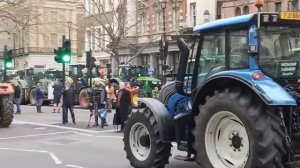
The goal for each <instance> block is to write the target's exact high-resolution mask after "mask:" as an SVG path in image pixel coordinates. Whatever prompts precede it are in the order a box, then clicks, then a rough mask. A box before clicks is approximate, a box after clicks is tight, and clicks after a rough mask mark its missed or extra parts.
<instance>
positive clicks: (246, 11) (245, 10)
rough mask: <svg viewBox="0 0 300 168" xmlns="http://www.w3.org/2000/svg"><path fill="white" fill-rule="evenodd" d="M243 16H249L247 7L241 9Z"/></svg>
mask: <svg viewBox="0 0 300 168" xmlns="http://www.w3.org/2000/svg"><path fill="white" fill-rule="evenodd" d="M243 14H244V15H247V14H249V6H244V8H243Z"/></svg>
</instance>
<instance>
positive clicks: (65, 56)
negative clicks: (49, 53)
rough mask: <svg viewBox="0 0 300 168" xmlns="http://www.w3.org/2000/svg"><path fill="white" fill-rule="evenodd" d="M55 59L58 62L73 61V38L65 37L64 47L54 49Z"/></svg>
mask: <svg viewBox="0 0 300 168" xmlns="http://www.w3.org/2000/svg"><path fill="white" fill-rule="evenodd" d="M54 54H55V57H54V60H55V61H56V62H57V63H70V62H71V56H72V53H71V40H70V39H65V38H64V37H63V43H62V47H58V49H54Z"/></svg>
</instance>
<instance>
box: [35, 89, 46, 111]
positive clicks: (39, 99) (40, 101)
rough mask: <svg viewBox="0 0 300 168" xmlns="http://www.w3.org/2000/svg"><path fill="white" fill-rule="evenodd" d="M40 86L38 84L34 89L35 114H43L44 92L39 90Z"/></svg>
mask: <svg viewBox="0 0 300 168" xmlns="http://www.w3.org/2000/svg"><path fill="white" fill-rule="evenodd" d="M41 86H42V84H41V83H38V84H37V86H36V88H35V97H36V111H37V113H43V112H42V105H43V101H44V92H45V91H44V90H43V88H41Z"/></svg>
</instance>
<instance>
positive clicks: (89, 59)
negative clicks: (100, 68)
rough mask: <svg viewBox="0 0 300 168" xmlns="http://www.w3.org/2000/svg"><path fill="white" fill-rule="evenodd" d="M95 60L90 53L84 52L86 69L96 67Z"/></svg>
mask: <svg viewBox="0 0 300 168" xmlns="http://www.w3.org/2000/svg"><path fill="white" fill-rule="evenodd" d="M95 62H96V58H95V57H93V56H92V51H87V52H86V67H87V68H93V67H96V64H95Z"/></svg>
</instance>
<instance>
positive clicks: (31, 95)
mask: <svg viewBox="0 0 300 168" xmlns="http://www.w3.org/2000/svg"><path fill="white" fill-rule="evenodd" d="M29 101H30V104H31V105H32V106H34V105H36V94H35V88H32V89H30V92H29Z"/></svg>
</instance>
